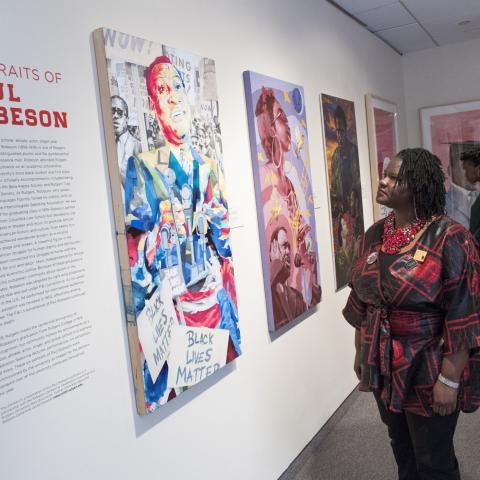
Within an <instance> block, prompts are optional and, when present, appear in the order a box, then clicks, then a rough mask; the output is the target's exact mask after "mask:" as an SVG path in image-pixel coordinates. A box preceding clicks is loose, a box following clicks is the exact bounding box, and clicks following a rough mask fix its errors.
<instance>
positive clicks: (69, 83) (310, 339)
mask: <svg viewBox="0 0 480 480" xmlns="http://www.w3.org/2000/svg"><path fill="white" fill-rule="evenodd" d="M1 10H2V12H1V18H2V24H3V28H2V29H1V32H0V39H1V44H2V45H3V49H2V51H3V52H2V59H1V62H3V63H12V64H17V65H29V64H30V65H32V64H41V65H43V66H44V67H45V68H46V67H47V66H48V67H49V68H50V69H52V70H57V71H61V72H62V75H63V89H64V91H65V99H66V100H65V102H66V104H65V106H64V107H63V108H64V109H67V110H69V112H70V118H71V119H72V121H71V126H70V128H71V132H70V133H71V135H72V142H73V144H74V151H72V155H73V156H74V158H75V161H76V162H78V165H79V171H81V172H82V173H81V174H80V173H79V178H81V181H82V182H83V189H82V193H81V195H82V208H81V219H82V221H83V222H84V227H85V233H84V241H85V247H86V259H87V263H88V266H89V269H90V274H89V282H90V290H89V293H88V295H87V299H88V302H87V303H86V304H85V305H84V308H85V310H86V312H87V314H88V315H90V316H91V317H93V318H94V319H95V337H96V339H97V340H96V342H95V343H94V345H93V347H94V355H95V356H96V365H97V368H96V373H95V375H94V376H93V377H92V379H91V380H90V381H89V382H88V383H87V384H86V385H85V386H84V387H83V388H81V389H78V390H77V391H76V392H72V393H70V394H68V395H64V396H63V397H62V398H60V399H58V400H56V401H55V402H51V403H48V404H46V405H44V406H42V407H40V408H39V409H37V410H35V411H34V412H31V413H29V414H26V415H24V416H22V417H21V418H19V419H17V420H15V421H12V422H10V423H8V424H5V425H2V426H0V443H1V446H2V447H1V449H2V456H1V458H2V460H1V462H0V478H2V479H5V480H17V479H18V480H26V479H30V478H35V479H38V480H56V479H62V480H63V479H64V478H69V479H70V480H80V479H85V478H91V479H100V478H115V479H117V480H123V479H129V478H139V479H140V478H163V479H169V480H170V479H187V478H193V479H207V478H208V479H221V478H229V479H232V480H233V479H242V480H245V479H249V480H250V479H260V480H269V479H275V478H277V477H278V476H279V475H280V474H281V473H282V472H283V471H284V469H285V468H286V467H287V466H288V465H289V463H290V462H291V461H292V460H293V459H294V458H295V456H296V455H297V454H298V453H299V452H300V451H301V450H302V449H303V447H304V446H305V445H306V444H307V443H308V442H309V440H310V439H311V438H312V437H313V436H314V435H315V433H316V432H317V431H318V430H319V429H320V427H321V426H322V425H323V424H324V423H325V421H326V420H327V419H328V418H329V417H330V416H331V414H332V413H333V412H334V411H335V409H336V408H337V407H338V406H339V405H340V404H341V402H342V401H343V400H344V398H345V397H346V396H347V395H348V394H349V393H350V392H351V390H352V389H353V388H354V386H355V384H356V379H355V377H354V374H353V371H352V361H353V331H352V329H351V328H350V327H349V326H348V325H347V324H346V323H345V322H344V320H343V319H342V315H341V308H342V307H343V305H344V303H345V300H346V297H347V293H348V292H347V290H343V291H341V292H339V293H335V292H334V279H333V260H332V255H331V249H332V247H331V241H330V227H329V220H328V219H329V215H328V208H327V192H326V178H325V168H324V155H323V144H322V133H321V120H320V109H319V94H320V93H321V92H324V93H328V94H331V95H335V96H340V97H343V98H347V99H350V100H354V101H355V108H356V115H357V129H358V143H359V152H360V163H361V175H362V178H361V180H362V185H363V187H364V191H363V199H364V210H365V223H366V225H369V224H370V223H371V222H372V219H373V215H372V206H371V192H370V180H369V166H368V165H369V164H368V145H367V129H366V115H365V107H364V95H365V94H366V93H368V92H372V93H375V94H377V95H380V96H382V97H385V98H388V99H390V100H393V101H395V102H397V103H398V104H399V106H400V115H401V118H405V115H404V111H403V108H402V105H403V102H404V98H403V76H402V70H401V66H402V62H401V58H400V57H399V56H398V55H397V54H395V53H394V52H393V51H392V50H390V49H389V48H388V47H387V46H386V45H384V44H383V43H382V42H380V41H379V40H378V39H376V38H375V37H374V36H373V35H371V34H370V33H369V32H367V31H366V30H364V29H362V28H361V27H360V26H358V25H357V24H356V23H354V22H353V21H351V20H350V19H349V18H347V17H346V16H344V15H342V14H341V13H339V12H338V11H336V10H335V9H334V8H332V7H331V6H330V5H328V4H327V3H326V2H324V1H321V0H298V1H295V2H294V1H291V0H264V1H258V0H245V1H242V0H237V1H228V0H223V1H214V0H184V1H183V2H177V3H175V2H170V1H168V2H167V1H165V0H136V1H135V2H118V1H113V0H103V1H90V0H83V1H82V2H65V1H64V0H42V1H35V0H23V1H22V0H17V1H16V2H15V4H14V5H13V4H10V5H9V6H8V8H7V2H4V3H3V4H2V6H1ZM102 26H106V27H111V28H114V29H117V30H120V31H124V32H128V33H132V34H134V35H137V36H141V37H144V38H147V39H150V40H154V41H157V42H161V43H165V44H168V45H173V46H176V47H178V48H181V49H184V50H187V51H192V52H196V53H200V54H202V55H205V56H208V57H211V58H213V59H215V61H216V67H217V81H218V88H219V98H220V107H221V118H220V120H221V123H222V137H223V142H224V151H225V165H226V173H227V181H229V195H230V199H231V202H232V203H233V204H235V205H236V206H238V207H239V208H240V213H241V218H242V223H243V225H244V226H243V227H242V228H239V229H236V230H234V232H233V234H232V242H233V252H234V260H235V267H236V272H235V273H236V281H237V288H238V300H239V313H240V326H241V330H242V342H243V351H244V354H243V356H242V357H241V358H239V359H238V360H237V361H236V362H235V365H234V366H233V367H230V368H229V367H227V369H226V370H224V371H223V372H221V373H220V374H219V375H218V376H217V377H215V378H213V379H211V378H210V379H207V380H206V382H205V384H202V386H198V387H197V388H193V389H191V390H190V391H189V392H187V393H185V394H183V395H182V397H181V398H180V399H177V400H175V401H173V402H171V403H170V404H168V405H167V406H165V407H164V408H162V410H161V411H158V412H156V413H154V414H152V415H149V416H148V417H146V418H140V417H138V416H137V414H136V411H135V406H134V401H133V391H132V381H131V374H130V365H129V355H128V345H127V340H126V330H125V326H124V320H123V317H122V315H123V313H122V312H123V307H122V300H121V294H120V288H119V278H118V277H119V275H118V272H117V268H116V263H115V256H116V253H115V252H116V250H115V243H114V237H113V233H112V232H113V227H112V225H113V222H112V215H111V208H110V203H109V196H108V195H109V191H108V179H107V177H106V173H105V166H104V165H105V162H106V160H105V153H104V149H103V144H102V142H103V140H102V136H103V131H102V127H101V124H100V114H99V105H98V99H97V83H96V79H95V70H94V60H93V53H92V42H91V36H90V33H91V32H92V31H93V30H94V29H95V28H97V27H102ZM472 48H473V47H472ZM247 69H248V70H254V71H257V72H260V73H263V74H267V75H270V76H274V77H279V78H282V79H284V80H287V81H290V82H294V83H298V84H301V85H303V86H304V88H305V95H306V105H307V120H308V126H309V135H310V157H311V160H312V175H313V183H314V189H315V190H316V191H317V193H318V198H319V201H320V204H321V208H319V209H318V210H316V214H317V217H316V221H317V238H318V239H319V251H320V252H321V258H320V266H321V276H322V288H323V301H322V303H321V304H320V306H319V307H318V309H317V311H316V312H315V313H314V314H312V315H311V316H309V317H308V318H307V319H306V320H305V321H303V322H301V323H300V324H298V325H297V326H295V327H294V328H292V329H290V330H289V331H287V332H286V333H285V334H284V335H282V336H280V337H279V338H277V339H276V340H272V339H271V338H270V336H269V334H268V331H267V320H266V310H265V302H264V299H263V285H262V276H261V270H260V269H261V262H260V251H259V244H258V231H257V222H256V209H255V199H254V190H253V181H252V174H251V160H250V151H249V144H248V131H247V121H246V113H245V102H244V93H243V83H242V72H243V71H244V70H247ZM404 127H405V125H404V123H401V124H400V133H401V136H400V140H401V142H400V143H401V144H403V143H404V138H405V128H404ZM206 386H211V388H208V389H207V388H206ZM355 434H356V432H354V431H352V435H355Z"/></svg>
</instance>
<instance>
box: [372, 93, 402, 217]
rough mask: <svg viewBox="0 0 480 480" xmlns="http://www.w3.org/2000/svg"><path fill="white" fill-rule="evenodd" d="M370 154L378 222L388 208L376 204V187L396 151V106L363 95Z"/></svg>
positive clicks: (384, 215)
mask: <svg viewBox="0 0 480 480" xmlns="http://www.w3.org/2000/svg"><path fill="white" fill-rule="evenodd" d="M365 105H366V110H367V128H368V149H369V154H370V178H371V182H372V200H373V216H374V220H375V221H378V220H380V219H382V218H385V217H386V216H387V215H388V213H389V210H390V209H389V208H387V207H384V206H383V205H379V204H378V203H377V202H376V195H377V187H378V182H379V180H380V179H381V178H382V177H383V175H384V173H385V170H386V168H387V167H388V164H389V163H390V161H391V160H392V159H393V157H394V156H395V154H396V153H397V151H398V109H397V105H396V104H395V103H393V102H391V101H390V100H386V99H384V98H381V97H377V96H376V95H372V94H371V93H368V94H367V95H365Z"/></svg>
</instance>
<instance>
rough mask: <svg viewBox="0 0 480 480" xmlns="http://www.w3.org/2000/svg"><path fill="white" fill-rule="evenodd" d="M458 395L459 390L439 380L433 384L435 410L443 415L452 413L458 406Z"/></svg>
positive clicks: (433, 406)
mask: <svg viewBox="0 0 480 480" xmlns="http://www.w3.org/2000/svg"><path fill="white" fill-rule="evenodd" d="M457 397H458V390H455V389H454V388H451V387H447V385H444V384H443V383H442V382H440V381H439V380H437V382H436V383H435V385H434V386H433V405H432V408H433V411H434V412H435V413H436V414H437V415H440V416H442V417H444V416H445V415H450V414H451V413H453V412H454V411H455V409H456V408H457Z"/></svg>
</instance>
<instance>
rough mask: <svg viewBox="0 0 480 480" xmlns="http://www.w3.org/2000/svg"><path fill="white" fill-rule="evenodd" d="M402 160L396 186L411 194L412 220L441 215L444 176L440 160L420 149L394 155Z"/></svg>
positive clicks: (443, 198)
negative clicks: (413, 216)
mask: <svg viewBox="0 0 480 480" xmlns="http://www.w3.org/2000/svg"><path fill="white" fill-rule="evenodd" d="M397 157H398V158H400V159H401V160H402V165H401V166H400V170H399V172H398V177H397V184H398V185H399V186H403V187H406V188H407V189H408V191H409V192H410V193H411V194H412V200H413V206H414V209H415V213H416V216H417V217H418V218H420V219H422V220H426V219H429V218H431V217H432V216H434V215H443V214H444V213H445V174H444V173H443V170H442V163H441V162H440V159H439V158H438V157H437V156H436V155H434V154H433V153H431V152H429V151H428V150H425V149H424V148H406V149H404V150H401V151H400V152H398V154H397Z"/></svg>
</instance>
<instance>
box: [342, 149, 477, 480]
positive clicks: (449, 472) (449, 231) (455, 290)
mask: <svg viewBox="0 0 480 480" xmlns="http://www.w3.org/2000/svg"><path fill="white" fill-rule="evenodd" d="M376 200H377V202H378V203H380V204H382V205H384V206H386V207H389V208H391V209H392V212H391V213H390V214H389V215H388V216H387V217H386V218H385V219H382V220H380V221H379V222H377V223H375V224H374V225H373V226H372V227H370V228H369V229H368V230H367V232H366V233H365V235H364V237H363V239H362V241H361V244H360V247H359V254H358V256H357V258H356V259H355V261H354V263H353V267H352V276H351V286H352V291H351V293H350V296H349V299H348V302H347V305H346V307H345V309H344V311H343V314H344V316H345V318H346V319H347V321H348V322H349V323H350V324H351V325H353V326H354V327H355V347H356V354H355V362H354V369H355V372H356V374H357V376H358V379H359V380H360V387H359V388H360V390H362V391H372V392H373V394H374V397H375V400H376V402H377V404H378V408H379V411H380V416H381V418H382V421H383V423H385V424H386V425H387V427H388V433H389V436H390V439H391V445H392V449H393V453H394V456H395V459H396V462H397V465H398V475H399V479H400V480H415V479H420V480H424V479H425V480H426V479H429V480H436V479H452V480H453V479H459V478H460V473H459V467H458V462H457V459H456V456H455V451H454V447H453V436H454V432H455V427H456V424H457V420H458V416H459V412H460V411H463V412H473V411H474V410H476V409H477V408H478V407H479V406H480V318H479V310H480V261H479V255H478V251H477V248H476V246H475V244H474V242H473V239H472V236H471V234H470V233H469V232H468V231H467V230H466V229H465V228H464V227H463V226H462V225H460V224H459V223H456V222H454V221H453V220H452V219H450V218H449V217H447V216H445V214H444V212H445V187H444V174H443V171H442V168H441V163H440V160H439V159H438V157H436V156H435V155H433V154H432V153H430V152H429V151H427V150H424V149H422V148H415V149H406V150H402V151H401V152H399V153H398V154H397V156H396V157H395V158H394V159H393V160H392V161H391V162H390V163H389V165H388V167H387V169H386V172H385V175H384V177H383V178H382V179H381V180H380V182H379V186H378V193H377V197H376Z"/></svg>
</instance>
